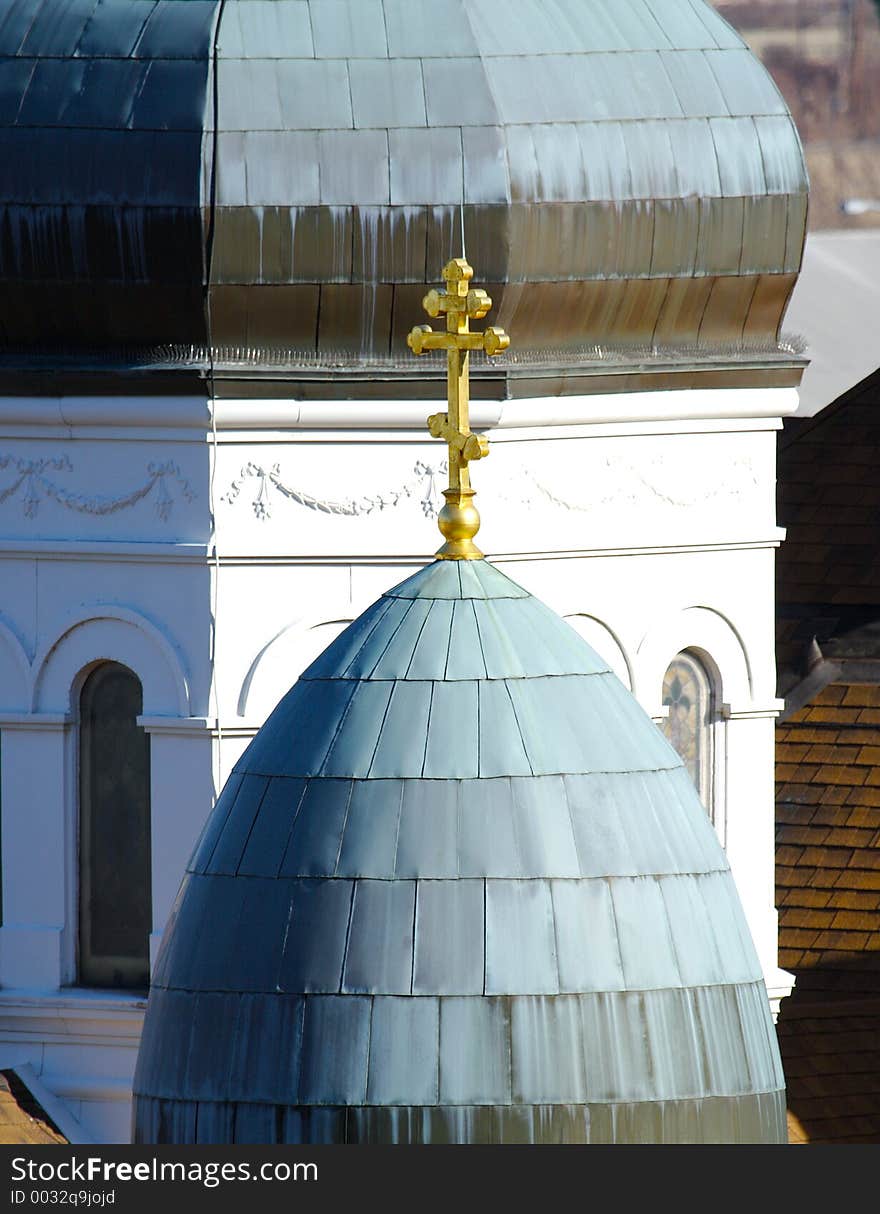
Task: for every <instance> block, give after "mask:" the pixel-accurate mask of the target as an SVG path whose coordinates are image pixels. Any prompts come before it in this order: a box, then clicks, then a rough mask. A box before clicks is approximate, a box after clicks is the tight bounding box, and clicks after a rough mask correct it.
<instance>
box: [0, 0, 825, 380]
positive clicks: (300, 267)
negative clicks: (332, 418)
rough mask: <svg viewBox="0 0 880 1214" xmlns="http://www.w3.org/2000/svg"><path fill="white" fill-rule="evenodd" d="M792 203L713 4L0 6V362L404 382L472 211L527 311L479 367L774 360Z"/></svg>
mask: <svg viewBox="0 0 880 1214" xmlns="http://www.w3.org/2000/svg"><path fill="white" fill-rule="evenodd" d="M805 213H806V179H805V172H804V167H803V161H802V156H801V150H800V145H799V142H798V138H797V134H796V132H795V130H794V127H793V125H792V122H791V118H790V116H789V114H788V111H787V109H786V106H785V103H784V102H783V100H782V98H781V97H780V95H779V93H778V91H777V90H776V88H775V86H774V85H773V84H772V82H771V81H770V78H769V77H768V76H767V74H766V73H765V71H764V69H763V68H762V67H761V65H760V64H759V63H758V62H757V60H756V59H755V58H754V57H753V56H752V55H751V53H750V52H749V50H748V49H747V48H746V47H745V46H744V44H743V43H742V41H741V40H740V38H739V37H738V36H737V35H736V34H735V33H734V32H733V31H732V30H731V29H730V27H729V26H728V25H727V24H726V23H725V22H724V21H722V20H721V19H720V18H719V17H718V16H717V15H716V14H715V13H714V11H713V10H712V9H711V8H710V7H709V6H708V5H707V4H705V3H703V2H702V0H626V3H611V2H610V0H506V3H505V4H504V5H503V7H502V9H501V10H496V9H491V8H488V7H487V6H486V5H485V4H483V3H481V2H479V0H445V2H444V3H443V5H442V8H438V7H437V5H436V4H435V3H429V2H428V0H226V3H225V4H224V5H222V6H221V5H220V4H219V2H218V0H158V2H157V0H78V2H77V3H76V4H73V5H71V3H70V0H16V2H14V3H12V4H10V5H7V6H5V12H4V14H3V15H2V16H0V214H2V225H0V335H2V341H3V343H4V345H5V346H6V356H5V361H6V364H7V366H9V365H10V363H11V364H12V365H15V366H18V367H21V366H22V365H24V366H27V365H33V362H34V355H35V353H36V352H37V351H38V350H39V351H42V352H43V355H44V356H48V357H50V358H51V359H52V360H54V361H55V362H57V361H58V359H59V358H61V357H64V358H66V359H67V361H69V362H71V363H72V364H73V365H75V366H76V367H79V368H81V367H83V366H84V365H88V364H91V365H94V366H104V367H106V366H108V365H116V366H124V365H126V364H128V365H131V364H132V363H137V362H138V361H141V362H143V361H144V360H146V361H147V363H148V364H152V365H153V366H157V365H162V364H163V363H164V364H168V365H171V366H177V367H186V366H195V367H199V366H207V365H209V364H210V365H211V367H212V370H214V371H215V372H218V371H219V372H221V373H222V372H223V370H224V368H226V370H227V372H228V373H230V374H231V373H232V371H233V370H234V369H235V368H236V367H238V368H241V367H243V366H244V367H247V368H249V369H250V370H251V371H253V370H257V371H262V372H265V373H271V374H274V375H283V376H284V377H285V378H287V379H294V380H296V379H297V378H299V380H300V381H306V380H309V379H315V378H317V379H318V380H322V379H327V378H328V376H329V375H330V373H331V372H332V374H333V376H334V377H335V380H336V381H337V383H338V381H339V380H340V378H341V379H342V380H345V378H346V376H352V375H353V376H355V377H360V378H363V377H364V375H365V370H366V374H367V375H368V376H369V377H373V378H377V377H378V378H384V379H387V380H390V381H392V383H393V382H394V381H395V380H405V379H406V377H407V375H409V376H412V375H413V369H412V367H411V364H410V360H409V358H408V357H407V356H406V353H405V347H404V339H405V335H406V332H407V331H408V329H409V327H410V326H411V324H412V318H413V316H418V314H419V301H420V299H421V296H422V294H423V293H424V290H425V286H426V283H432V284H433V282H434V279H435V276H436V275H437V273H438V272H439V269H440V267H441V266H442V265H443V264H444V263H445V262H446V261H447V260H448V259H449V258H450V257H452V256H456V255H459V254H461V253H462V252H464V250H463V249H462V248H461V230H462V225H463V228H464V236H465V241H466V251H467V255H468V257H469V259H470V261H471V262H472V263H473V264H474V265H475V266H476V267H477V269H478V272H479V275H480V279H481V281H483V282H485V283H486V284H487V287H488V289H489V291H490V294H492V296H493V297H494V298H495V301H496V305H497V317H498V322H499V323H500V324H501V325H502V326H503V327H505V328H507V329H508V330H511V331H514V332H515V333H516V334H517V352H516V353H511V354H510V355H509V356H507V357H506V359H503V360H501V361H500V362H499V365H498V367H497V368H496V369H495V370H494V371H491V372H490V371H489V370H488V368H486V369H485V371H484V374H485V375H486V377H487V378H490V379H492V378H494V379H495V380H502V381H503V380H509V379H510V378H512V377H525V378H526V379H528V380H530V383H529V386H528V391H529V392H531V393H533V394H541V393H545V392H553V393H556V392H559V391H560V390H583V388H584V384H583V380H582V378H581V379H580V380H579V381H578V380H577V379H574V380H573V381H572V382H571V383H565V382H562V383H560V378H562V380H565V378H566V377H568V379H569V380H572V377H573V376H574V375H575V372H580V373H584V372H585V371H586V372H590V371H592V373H594V374H595V373H596V372H597V371H602V370H605V371H607V370H608V366H607V363H608V359H609V357H610V355H609V351H614V352H615V353H614V361H615V362H616V363H617V364H620V363H621V362H623V364H624V365H625V364H626V362H627V360H628V359H629V360H630V361H631V362H634V363H637V364H638V365H639V366H643V365H644V364H645V361H646V358H647V359H648V361H650V358H651V357H652V351H653V357H654V358H655V359H657V360H659V362H660V363H661V364H662V365H663V367H664V369H668V368H669V365H670V364H672V365H673V368H674V367H675V366H676V365H678V364H681V363H686V364H687V366H688V368H689V369H691V370H692V369H693V367H694V364H695V363H696V364H697V365H703V364H704V363H706V362H709V363H712V362H713V361H714V362H715V363H717V362H718V361H719V360H721V361H722V362H723V361H726V362H727V363H728V364H729V363H730V362H731V360H732V354H731V350H732V349H736V348H742V347H743V346H745V347H747V348H748V349H749V350H750V352H751V353H750V362H751V365H752V367H754V365H755V359H756V358H757V359H758V362H759V363H761V362H762V361H763V362H764V363H766V362H767V361H768V360H770V361H773V360H774V358H776V359H777V360H778V358H779V355H778V352H777V350H776V339H777V336H778V327H779V324H780V321H781V318H782V314H783V311H784V308H785V304H786V301H787V298H788V295H789V293H790V290H791V288H792V286H793V283H794V280H795V276H796V274H797V271H798V268H799V265H800V257H801V245H802V241H803V234H804V225H805ZM161 347H165V348H161ZM191 347H192V348H191ZM398 356H399V360H398ZM789 361H790V360H789ZM612 369H614V368H612ZM617 369H618V370H619V366H618V367H617ZM475 373H476V374H477V376H479V375H480V373H481V372H480V368H479V366H477V367H475ZM744 373H745V372H743V374H744ZM776 373H777V376H778V374H779V371H778V369H777V372H776ZM424 378H425V368H424V366H422V365H420V367H419V370H418V379H419V380H424ZM313 390H315V389H313ZM321 390H322V389H317V391H319V392H320V391H321ZM327 390H328V391H329V390H330V389H327ZM334 390H335V391H344V389H339V388H338V387H337V388H336V389H334ZM387 390H388V389H387V387H386V388H383V393H386V394H387ZM401 390H405V391H407V393H410V394H411V393H412V391H413V389H412V386H407V387H406V388H405V389H403V388H401ZM487 390H491V391H494V390H493V389H487ZM501 390H502V391H503V389H501Z"/></svg>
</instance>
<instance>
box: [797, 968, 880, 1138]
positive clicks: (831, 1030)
mask: <svg viewBox="0 0 880 1214" xmlns="http://www.w3.org/2000/svg"><path fill="white" fill-rule="evenodd" d="M776 1031H777V1036H778V1038H779V1048H780V1052H781V1054H782V1064H783V1067H784V1069H785V1076H786V1086H787V1093H788V1112H789V1116H788V1126H789V1141H790V1142H811V1143H835V1144H842V1143H880V999H871V1000H867V999H860V1000H857V1001H846V1000H841V999H835V1000H831V1001H829V1000H827V999H826V1000H824V1001H820V1002H816V1001H810V1000H805V999H804V998H803V997H802V996H801V995H799V993H798V990H797V988H795V994H794V995H793V996H792V997H791V998H789V999H785V1000H783V1004H782V1011H781V1012H780V1015H779V1020H778V1023H777V1026H776Z"/></svg>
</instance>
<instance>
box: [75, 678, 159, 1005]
mask: <svg viewBox="0 0 880 1214" xmlns="http://www.w3.org/2000/svg"><path fill="white" fill-rule="evenodd" d="M142 704H143V693H142V691H141V685H140V683H139V682H138V680H137V678H136V677H135V676H134V675H133V674H132V672H131V671H130V670H127V669H126V668H125V667H124V666H120V665H118V664H117V663H115V662H106V663H104V664H103V665H101V666H99V667H97V668H96V669H95V670H94V671H92V673H91V674H90V675H89V677H88V678H87V679H86V682H85V684H84V685H83V689H82V694H81V696H80V747H79V758H80V830H79V860H80V882H79V892H80V908H79V910H80V913H79V981H80V982H81V983H82V984H83V985H87V986H118V987H145V986H147V984H148V982H149V972H150V966H149V937H150V927H151V920H152V904H151V896H150V890H151V874H150V742H149V737H148V736H147V734H146V733H145V731H144V730H143V729H142V728H141V727H140V726H139V725H138V724H137V722H136V718H137V716H138V715H139V714H140V712H141V711H142Z"/></svg>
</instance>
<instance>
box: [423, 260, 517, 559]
mask: <svg viewBox="0 0 880 1214" xmlns="http://www.w3.org/2000/svg"><path fill="white" fill-rule="evenodd" d="M473 276H474V272H473V270H472V269H471V267H470V266H469V265H468V263H467V262H466V261H465V259H464V258H463V257H456V258H454V259H453V260H452V261H450V262H449V263H448V265H446V267H445V268H444V270H443V277H444V279H445V280H446V290H445V291H433V290H432V291H429V292H428V294H427V295H426V296H425V298H424V299H423V300H422V307H423V308H424V309H425V311H426V312H427V313H428V315H429V316H431V317H436V316H440V315H442V314H443V313H445V314H446V332H445V333H435V332H434V330H433V329H432V328H431V326H430V325H417V326H416V328H414V329H413V330H412V332H411V333H410V334H409V336H408V337H407V339H406V344H407V345H408V346H409V348H410V349H411V350H412V352H413V354H424V353H425V352H426V351H427V350H445V351H446V379H447V401H448V411H447V412H446V413H434V414H432V416H431V417H429V418H428V429H429V430H430V431H431V435H432V436H433V437H434V438H442V439H443V440H444V441H445V442H446V443H447V444H448V446H449V488H448V489H444V491H443V496H444V497H445V498H446V505H445V506H444V507H443V509H442V510H441V511H440V517H439V519H438V525H439V527H440V530H441V532H442V533H443V536H444V537H445V539H446V543H445V544H444V545H443V547H442V548H441V549H440V551H439V552H438V553H437V556H438V557H440V558H441V559H442V560H454V561H460V560H467V561H472V560H479V559H480V558H481V557H482V555H483V554H482V552H480V550H479V548H478V547H477V546H476V544H475V543H474V536H475V535H476V534H477V532H478V531H479V529H480V516H479V514H478V513H477V509H476V507H475V506H474V504H473V497H474V490H473V489H472V488H471V477H470V470H469V468H468V465H469V463H470V462H471V460H477V459H483V458H484V456H486V455H488V454H489V441H488V439H487V438H486V437H485V435H483V434H472V433H471V427H470V414H469V407H470V375H469V366H468V364H469V360H470V351H471V350H483V351H484V352H485V353H486V354H488V355H489V356H490V357H492V356H494V355H496V354H500V353H501V352H502V351H503V350H506V349H507V347H508V346H509V345H510V338H509V337H508V336H507V334H506V333H505V332H504V330H503V329H498V328H495V327H494V326H493V327H491V328H488V329H484V330H483V332H482V333H471V331H470V322H471V320H480V319H482V317H484V316H485V315H486V313H487V312H488V311H489V309H490V308H491V307H492V300H491V299H490V298H489V296H488V295H487V294H486V292H485V291H483V290H480V289H479V288H473V287H471V286H470V285H469V284H470V281H471V279H472V278H473Z"/></svg>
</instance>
